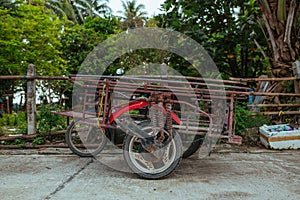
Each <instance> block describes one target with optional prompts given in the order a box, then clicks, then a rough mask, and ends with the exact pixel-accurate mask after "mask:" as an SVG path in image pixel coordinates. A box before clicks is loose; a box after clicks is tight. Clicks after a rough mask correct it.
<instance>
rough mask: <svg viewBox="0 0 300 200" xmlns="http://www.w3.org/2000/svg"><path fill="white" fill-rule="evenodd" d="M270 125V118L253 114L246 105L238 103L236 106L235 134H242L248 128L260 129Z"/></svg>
mask: <svg viewBox="0 0 300 200" xmlns="http://www.w3.org/2000/svg"><path fill="white" fill-rule="evenodd" d="M268 123H270V118H268V117H267V116H263V115H259V114H258V113H254V112H251V111H250V110H249V109H248V108H247V104H246V103H240V102H238V103H236V105H235V133H236V134H237V135H240V134H242V133H243V132H244V131H245V129H247V128H254V127H260V126H262V125H264V124H268Z"/></svg>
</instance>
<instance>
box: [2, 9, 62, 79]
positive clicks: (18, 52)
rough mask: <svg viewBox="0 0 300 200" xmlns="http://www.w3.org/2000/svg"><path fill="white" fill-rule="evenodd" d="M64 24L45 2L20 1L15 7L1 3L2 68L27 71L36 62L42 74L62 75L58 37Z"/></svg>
mask: <svg viewBox="0 0 300 200" xmlns="http://www.w3.org/2000/svg"><path fill="white" fill-rule="evenodd" d="M63 25H64V22H63V21H60V20H59V19H58V18H57V16H56V15H52V14H51V13H50V11H46V10H45V9H44V7H43V6H33V5H27V4H20V5H19V6H18V7H17V8H16V9H15V10H11V9H6V8H3V7H0V31H1V35H0V72H1V74H3V75H16V74H25V73H26V71H27V66H28V64H30V63H34V64H35V65H36V67H37V73H38V74H40V75H60V74H62V72H63V70H64V63H65V61H64V60H63V59H61V57H60V54H61V52H60V51H59V50H58V47H60V46H61V44H60V41H59V38H60V35H61V29H62V26H63Z"/></svg>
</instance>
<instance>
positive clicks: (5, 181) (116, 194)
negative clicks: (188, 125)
mask: <svg viewBox="0 0 300 200" xmlns="http://www.w3.org/2000/svg"><path fill="white" fill-rule="evenodd" d="M0 154H2V155H0V199H2V200H10V199H22V200H27V199H28V200H33V199H51V200H57V199H80V200H81V199H84V200H86V199H122V200H123V199H174V200H176V199H179V200H184V199H218V200H219V199H260V200H261V199H275V200H278V199H279V200H280V199H282V200H283V199H284V200H286V199H295V200H298V199H300V151H281V152H278V153H274V152H272V153H270V152H263V153H214V154H212V155H211V157H208V158H205V159H198V158H197V156H194V157H193V158H190V159H185V160H183V161H182V163H181V164H180V167H179V168H178V169H177V170H176V171H175V173H173V174H172V175H171V176H170V177H168V178H166V179H163V180H156V181H149V180H142V179H139V178H137V177H136V176H135V175H134V174H131V173H127V172H120V171H117V170H114V169H111V168H110V167H108V166H106V165H104V164H103V161H105V162H104V163H114V162H117V161H118V160H117V159H119V158H120V159H121V156H120V155H118V154H115V155H111V154H106V155H105V154H102V155H101V156H102V160H101V159H100V161H101V162H100V161H99V160H95V159H91V158H79V157H77V156H75V155H72V154H70V153H69V152H67V153H66V152H63V153H61V152H60V153H58V154H52V155H49V154H44V155H41V154H40V152H35V151H32V152H30V151H22V152H21V153H20V152H19V153H11V152H8V151H6V152H4V153H3V151H2V153H1V151H0ZM5 154H8V155H5ZM14 154H15V155H14ZM118 163H122V162H118ZM123 164H124V161H123ZM120 165H122V164H120ZM120 168H123V169H126V165H125V164H124V166H120Z"/></svg>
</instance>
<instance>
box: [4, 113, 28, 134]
mask: <svg viewBox="0 0 300 200" xmlns="http://www.w3.org/2000/svg"><path fill="white" fill-rule="evenodd" d="M0 127H1V128H0V133H1V132H2V133H8V132H9V131H8V129H12V128H14V129H16V131H15V132H14V133H17V134H26V133H27V120H26V113H25V112H19V113H17V114H4V115H3V118H0Z"/></svg>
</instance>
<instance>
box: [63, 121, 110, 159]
mask: <svg viewBox="0 0 300 200" xmlns="http://www.w3.org/2000/svg"><path fill="white" fill-rule="evenodd" d="M79 129H80V131H79ZM84 134H86V135H84ZM65 138H66V142H67V144H68V146H69V148H70V150H71V151H72V152H73V153H74V154H76V155H78V156H80V157H93V156H96V155H97V154H99V153H100V152H101V151H102V150H103V148H104V147H105V144H106V142H107V138H106V136H105V134H104V133H103V131H102V129H101V128H98V127H95V126H92V125H87V124H86V123H82V120H75V121H73V122H72V123H71V124H70V125H69V127H68V129H67V132H66V135H65ZM83 140H85V141H83Z"/></svg>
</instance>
